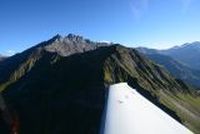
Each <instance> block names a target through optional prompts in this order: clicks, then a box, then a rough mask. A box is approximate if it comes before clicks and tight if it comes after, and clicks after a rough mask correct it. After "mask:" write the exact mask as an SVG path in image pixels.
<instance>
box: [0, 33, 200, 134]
mask: <svg viewBox="0 0 200 134" xmlns="http://www.w3.org/2000/svg"><path fill="white" fill-rule="evenodd" d="M0 76H1V77H0V91H1V95H2V96H1V97H0V98H1V99H0V100H2V101H1V102H2V103H0V133H4V134H10V133H11V132H12V133H15V134H16V133H18V134H66V133H67V134H98V133H99V131H100V126H101V122H102V116H103V111H104V109H105V104H106V99H107V94H108V88H109V86H110V85H112V84H116V83H119V82H127V83H128V85H129V86H131V87H132V88H134V89H136V90H137V92H138V93H140V94H141V95H142V96H144V97H145V98H146V99H148V100H150V101H151V102H152V103H154V104H155V105H156V106H158V107H159V108H160V109H162V110H163V111H165V112H166V113H168V114H169V115H170V116H171V117H173V118H174V119H175V120H177V121H179V122H180V123H182V124H183V125H185V126H186V127H188V128H189V129H190V130H191V131H193V132H194V133H200V126H199V124H200V96H199V93H198V91H197V90H195V89H193V87H191V86H188V85H187V84H185V83H184V82H183V81H181V80H180V79H176V78H175V77H173V76H172V75H171V74H170V73H169V72H168V71H167V70H166V69H165V68H164V67H163V66H160V65H158V64H156V63H154V62H153V61H152V60H150V59H148V58H147V57H146V56H144V55H143V54H140V53H139V52H138V51H137V50H135V49H132V48H127V47H125V46H123V45H120V44H107V43H101V42H94V41H90V40H89V39H85V38H83V37H81V36H77V35H73V34H69V35H68V36H66V37H62V36H60V35H56V36H55V37H53V38H52V39H50V40H48V41H44V42H42V43H39V44H37V45H36V46H33V47H32V48H30V49H28V50H25V51H24V52H22V53H18V54H16V55H14V56H12V57H9V58H7V59H5V60H3V61H2V62H0ZM5 115H6V116H5Z"/></svg>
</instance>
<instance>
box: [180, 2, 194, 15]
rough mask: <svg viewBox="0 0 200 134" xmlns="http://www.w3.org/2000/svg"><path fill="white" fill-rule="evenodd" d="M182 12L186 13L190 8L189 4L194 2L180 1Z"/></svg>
mask: <svg viewBox="0 0 200 134" xmlns="http://www.w3.org/2000/svg"><path fill="white" fill-rule="evenodd" d="M180 2H181V4H182V7H183V9H182V10H183V12H187V11H188V10H189V8H190V6H191V4H192V3H193V2H194V0H180Z"/></svg>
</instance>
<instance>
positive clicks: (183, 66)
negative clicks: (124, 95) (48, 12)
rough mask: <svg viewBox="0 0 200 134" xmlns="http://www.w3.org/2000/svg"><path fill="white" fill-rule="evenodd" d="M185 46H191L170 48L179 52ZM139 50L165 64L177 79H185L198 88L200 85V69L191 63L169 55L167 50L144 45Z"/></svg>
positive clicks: (155, 60)
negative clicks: (193, 66) (149, 47)
mask: <svg viewBox="0 0 200 134" xmlns="http://www.w3.org/2000/svg"><path fill="white" fill-rule="evenodd" d="M184 47H189V46H182V47H174V48H172V49H169V51H172V50H173V49H176V51H177V53H179V52H178V51H179V49H180V48H184ZM189 48H190V47H189ZM137 50H138V51H139V52H141V53H143V54H144V55H146V56H147V57H148V58H150V59H151V60H153V61H154V62H156V63H158V64H160V65H163V66H164V67H165V68H166V69H167V70H168V71H169V72H170V73H171V74H172V75H173V76H174V77H176V78H177V79H181V80H183V81H185V82H186V83H188V84H190V85H193V86H195V87H197V88H199V87H200V70H197V69H193V68H190V67H189V65H187V63H185V62H184V63H183V61H179V59H177V58H175V57H173V56H170V55H167V54H166V51H167V50H165V51H160V50H155V49H148V48H142V47H140V48H137ZM189 55H190V54H189ZM188 57H190V56H188ZM196 60H197V58H196ZM193 62H195V61H193ZM197 62H198V61H197Z"/></svg>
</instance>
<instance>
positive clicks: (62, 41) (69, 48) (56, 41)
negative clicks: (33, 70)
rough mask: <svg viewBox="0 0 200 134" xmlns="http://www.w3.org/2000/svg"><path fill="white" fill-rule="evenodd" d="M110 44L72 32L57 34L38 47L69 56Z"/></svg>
mask: <svg viewBox="0 0 200 134" xmlns="http://www.w3.org/2000/svg"><path fill="white" fill-rule="evenodd" d="M108 45H110V44H108V43H105V42H93V41H90V40H89V39H86V38H84V37H83V36H79V35H75V34H71V33H70V34H68V35H67V36H62V35H60V34H57V35H55V36H53V37H52V38H51V39H49V40H48V41H45V42H42V43H40V44H39V45H37V48H38V47H39V48H43V49H44V50H46V51H48V52H55V53H57V54H59V55H61V56H69V55H72V54H75V53H83V52H86V51H90V50H94V49H96V48H98V47H101V46H108Z"/></svg>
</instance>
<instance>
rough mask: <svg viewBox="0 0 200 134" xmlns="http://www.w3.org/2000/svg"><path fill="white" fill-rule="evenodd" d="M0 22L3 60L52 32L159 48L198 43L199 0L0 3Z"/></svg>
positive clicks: (26, 0) (17, 0)
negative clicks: (5, 56)
mask: <svg viewBox="0 0 200 134" xmlns="http://www.w3.org/2000/svg"><path fill="white" fill-rule="evenodd" d="M0 18H1V19H0V39H1V41H0V54H4V55H10V54H12V53H15V52H21V51H23V50H25V49H26V48H29V47H30V46H33V45H35V44H37V43H39V42H41V41H43V40H47V39H49V38H51V37H52V36H54V35H55V34H57V33H59V34H61V35H66V34H68V33H74V34H79V35H82V36H84V37H87V38H90V39H92V40H96V41H112V42H119V43H121V44H124V45H126V46H130V47H137V46H146V47H150V48H159V49H161V48H169V47H171V46H174V45H181V44H183V43H186V42H193V41H199V40H200V1H199V0H1V1H0Z"/></svg>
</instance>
